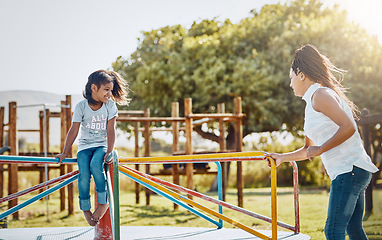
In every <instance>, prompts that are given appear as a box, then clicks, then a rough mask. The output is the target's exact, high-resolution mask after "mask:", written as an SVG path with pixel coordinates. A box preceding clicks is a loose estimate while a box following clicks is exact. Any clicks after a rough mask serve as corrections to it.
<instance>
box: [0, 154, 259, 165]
mask: <svg viewBox="0 0 382 240" xmlns="http://www.w3.org/2000/svg"><path fill="white" fill-rule="evenodd" d="M148 158H149V157H148ZM141 159H142V158H141ZM259 160H265V157H264V156H253V157H229V158H201V159H185V160H184V161H180V160H155V161H140V160H137V161H131V160H130V161H129V162H120V163H119V164H120V165H121V164H148V163H150V164H153V163H195V162H231V161H259ZM0 163H1V162H0Z"/></svg>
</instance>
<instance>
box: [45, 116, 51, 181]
mask: <svg viewBox="0 0 382 240" xmlns="http://www.w3.org/2000/svg"><path fill="white" fill-rule="evenodd" d="M49 122H50V110H49V109H46V136H45V137H46V151H47V153H49V146H50V140H49V125H50V124H49ZM48 172H49V171H48ZM48 180H49V179H45V181H48Z"/></svg>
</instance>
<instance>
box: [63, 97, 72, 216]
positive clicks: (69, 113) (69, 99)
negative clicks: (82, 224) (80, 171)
mask: <svg viewBox="0 0 382 240" xmlns="http://www.w3.org/2000/svg"><path fill="white" fill-rule="evenodd" d="M65 104H66V105H68V106H69V107H68V108H65V113H66V117H65V119H66V132H68V131H69V129H70V127H71V126H72V96H71V95H66V96H65ZM67 157H68V158H71V157H73V154H72V148H70V150H69V153H68V155H67ZM72 171H73V165H71V164H68V165H67V172H68V173H69V172H72ZM73 198H74V192H73V183H71V184H68V214H69V215H71V214H73V213H74V205H73Z"/></svg>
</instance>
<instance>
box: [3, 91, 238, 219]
mask: <svg viewBox="0 0 382 240" xmlns="http://www.w3.org/2000/svg"><path fill="white" fill-rule="evenodd" d="M65 98H66V99H65V101H61V110H60V111H59V112H51V111H49V109H48V108H47V107H48V105H47V104H38V106H39V107H43V108H44V111H40V113H39V119H40V128H39V129H18V127H17V124H16V119H17V109H18V108H20V107H32V106H31V105H27V106H18V105H17V103H16V102H10V103H9V121H8V123H4V107H1V108H0V144H4V135H5V134H4V133H5V132H8V144H9V145H10V147H11V149H12V151H11V152H10V155H20V156H23V155H24V156H45V157H46V156H49V157H52V156H54V154H55V153H51V152H49V143H50V139H49V129H50V126H49V120H50V119H51V118H60V120H61V128H60V129H61V149H63V146H64V142H65V137H66V134H67V132H68V130H69V128H70V125H71V117H72V115H71V114H72V113H71V96H70V95H66V97H65ZM184 105H185V113H184V117H179V103H173V104H172V116H171V117H150V110H149V109H145V110H144V111H139V110H138V111H120V113H119V117H118V118H117V121H118V122H132V123H133V125H134V136H135V156H136V157H138V156H139V151H138V150H139V146H138V140H139V139H138V136H139V134H138V133H139V131H142V132H143V133H144V134H143V136H144V152H145V153H144V156H146V157H148V156H150V133H151V132H152V131H171V132H172V135H173V145H172V153H173V154H174V155H184V154H195V153H198V152H195V151H194V150H193V146H192V137H191V133H192V131H193V130H192V129H193V127H195V126H197V125H200V124H203V123H208V122H213V121H218V122H219V146H220V150H219V151H218V152H227V150H226V146H225V145H226V144H225V135H226V134H225V126H224V125H225V123H227V122H234V125H235V129H236V131H235V132H236V133H235V135H236V136H235V138H236V143H235V149H234V151H238V152H240V151H242V138H243V137H242V124H241V122H242V121H241V120H242V117H243V116H244V115H243V114H242V110H241V98H240V97H236V98H235V99H234V113H232V114H231V113H225V107H224V104H223V103H221V104H219V105H218V106H217V109H218V111H217V113H212V114H195V113H193V111H192V99H191V98H188V99H185V101H184ZM33 106H35V105H33ZM153 122H166V123H171V128H167V129H162V128H153V127H151V126H150V125H151V123H153ZM140 123H143V128H139V124H140ZM181 123H183V124H184V126H180V124H181ZM5 127H7V129H5ZM180 131H184V132H186V134H185V135H186V149H185V150H186V151H185V152H180V151H179V132H180ZM18 132H38V133H39V134H40V153H20V152H19V151H18V144H17V142H18V140H17V133H18ZM0 146H1V145H0ZM199 153H200V152H199ZM68 157H72V151H70V152H69V155H68ZM186 165H187V164H186ZM227 165H228V164H227V163H226V162H225V163H223V166H222V168H223V170H222V171H223V173H222V174H223V199H225V189H226V183H227V181H228V179H227V178H228V176H227V175H228V167H227ZM145 167H146V173H148V174H153V175H158V176H161V175H169V174H172V175H173V182H174V183H176V184H179V182H180V176H181V175H186V177H187V186H188V187H189V188H190V189H193V188H194V187H193V175H194V174H217V171H214V170H208V169H195V170H193V168H192V164H191V163H190V164H188V166H186V169H185V171H183V172H181V171H180V170H179V164H172V169H171V171H160V172H159V173H152V172H150V166H149V165H146V166H145ZM57 168H59V169H60V175H63V174H65V173H67V172H71V171H72V170H73V168H72V166H71V165H68V166H66V168H67V169H65V166H64V165H53V164H50V165H48V166H46V165H38V164H30V165H22V166H17V165H16V164H12V165H9V166H8V168H4V167H3V166H0V178H1V177H2V176H3V172H4V171H9V173H10V174H9V175H8V176H9V179H8V192H9V193H15V192H17V191H18V184H17V181H16V179H17V176H18V171H38V172H39V173H40V183H42V182H43V180H44V178H45V179H46V180H47V179H49V170H52V169H57ZM136 169H137V170H139V165H136ZM44 175H45V176H44ZM2 186H3V185H2V184H0V196H2V194H3V192H4V191H3V188H2ZM135 186H136V187H135V189H136V203H139V185H138V183H136V185H135ZM243 187H244V184H243V176H242V166H241V163H240V162H238V164H237V194H238V205H239V206H241V207H242V206H243ZM65 194H66V193H65V190H64V189H61V190H60V202H61V204H60V210H61V211H64V210H65V201H66V198H67V199H68V213H69V214H72V213H73V185H69V186H68V189H67V194H68V195H67V197H66V196H65ZM16 204H17V199H15V200H13V201H11V202H9V207H12V206H14V205H16ZM146 204H147V205H149V204H150V192H149V191H146ZM175 206H177V205H174V207H175ZM14 217H15V218H16V219H17V218H18V216H17V213H15V215H14Z"/></svg>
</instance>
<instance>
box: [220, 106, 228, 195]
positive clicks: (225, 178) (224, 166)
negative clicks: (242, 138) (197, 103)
mask: <svg viewBox="0 0 382 240" xmlns="http://www.w3.org/2000/svg"><path fill="white" fill-rule="evenodd" d="M218 113H225V105H224V103H219V104H218ZM224 124H225V123H224V119H222V118H219V147H220V151H224V150H226V141H225V126H224ZM221 164H222V175H223V201H225V197H226V190H227V184H228V162H222V163H221Z"/></svg>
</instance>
